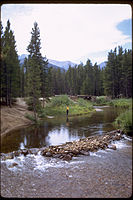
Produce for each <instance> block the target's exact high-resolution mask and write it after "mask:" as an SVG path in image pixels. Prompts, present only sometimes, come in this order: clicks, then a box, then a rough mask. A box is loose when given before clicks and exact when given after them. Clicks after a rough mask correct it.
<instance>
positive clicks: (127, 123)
mask: <svg viewBox="0 0 133 200" xmlns="http://www.w3.org/2000/svg"><path fill="white" fill-rule="evenodd" d="M114 125H115V126H116V127H117V128H120V129H121V130H123V131H124V132H125V133H127V134H128V135H131V136H132V135H133V126H132V110H127V111H126V112H124V113H121V114H120V115H119V116H118V117H117V118H116V120H115V122H114Z"/></svg>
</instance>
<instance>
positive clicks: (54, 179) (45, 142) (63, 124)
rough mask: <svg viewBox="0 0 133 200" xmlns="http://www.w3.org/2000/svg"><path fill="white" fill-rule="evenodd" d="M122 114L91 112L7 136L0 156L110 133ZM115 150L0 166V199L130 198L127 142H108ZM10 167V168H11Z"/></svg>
mask: <svg viewBox="0 0 133 200" xmlns="http://www.w3.org/2000/svg"><path fill="white" fill-rule="evenodd" d="M120 112H122V110H119V109H115V108H112V107H106V106H104V107H96V112H94V113H92V114H90V115H84V116H76V117H68V119H67V118H66V117H61V118H56V117H55V118H48V119H47V120H45V121H43V122H42V124H41V125H40V126H38V127H35V126H30V127H27V128H22V129H19V130H16V131H13V132H10V133H9V134H7V135H6V136H4V137H2V140H1V144H2V145H1V151H2V152H3V153H8V152H12V151H16V150H19V149H24V148H28V149H29V148H41V147H44V146H49V145H57V144H62V143H65V142H68V141H73V140H78V139H80V138H84V137H86V136H92V135H98V134H102V133H104V132H107V131H111V130H114V129H115V127H114V126H113V124H112V122H113V121H114V119H115V118H116V117H117V116H118V115H119V113H120ZM114 143H115V145H116V147H117V150H109V149H106V150H99V151H98V152H95V153H91V154H90V156H78V157H73V159H72V160H71V161H69V162H67V161H63V160H60V159H57V158H49V157H43V156H41V155H40V152H39V153H38V154H37V155H28V156H26V157H24V156H23V155H21V156H19V157H16V158H14V159H7V160H6V161H1V195H2V196H4V197H25V198H26V197H31V198H32V197H34V198H37V197H41V198H52V197H56V198H63V197H65V198H89V197H90V198H91V197H92V198H95V197H100V198H104V197H105V198H111V197H116V198H124V197H125V198H127V197H130V196H131V194H132V140H131V138H130V137H127V136H124V138H123V139H122V140H120V141H117V142H114ZM13 163H16V164H15V166H14V165H13Z"/></svg>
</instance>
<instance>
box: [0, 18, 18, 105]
mask: <svg viewBox="0 0 133 200" xmlns="http://www.w3.org/2000/svg"><path fill="white" fill-rule="evenodd" d="M1 52H2V70H1V72H2V74H1V76H2V84H1V86H2V87H1V95H2V98H5V101H6V105H8V106H10V107H11V105H12V103H13V98H16V97H18V96H20V65H19V60H18V55H17V51H16V42H15V38H14V34H13V31H12V30H11V29H10V22H9V20H8V21H7V26H6V28H5V32H4V34H3V36H2V51H1Z"/></svg>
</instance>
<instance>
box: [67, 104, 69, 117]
mask: <svg viewBox="0 0 133 200" xmlns="http://www.w3.org/2000/svg"><path fill="white" fill-rule="evenodd" d="M68 112H69V107H68V106H67V116H68Z"/></svg>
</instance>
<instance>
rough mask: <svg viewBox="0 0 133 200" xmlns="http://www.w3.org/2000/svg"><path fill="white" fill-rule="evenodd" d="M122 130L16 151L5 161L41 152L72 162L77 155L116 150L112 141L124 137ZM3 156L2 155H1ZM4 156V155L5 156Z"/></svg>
mask: <svg viewBox="0 0 133 200" xmlns="http://www.w3.org/2000/svg"><path fill="white" fill-rule="evenodd" d="M122 135H123V132H122V131H121V130H116V131H111V132H108V133H105V134H103V135H100V136H99V135H97V136H92V137H86V138H83V139H80V140H76V141H73V142H66V143H65V144H61V145H56V146H49V147H45V148H41V149H29V150H28V149H25V150H19V151H14V152H12V153H10V154H8V155H7V156H6V157H5V156H4V157H5V158H4V159H9V158H10V159H11V158H14V157H15V156H19V155H20V154H23V155H24V156H26V155H27V154H37V153H38V152H39V151H40V152H41V155H42V156H47V157H54V158H60V159H63V160H67V161H68V160H71V159H72V157H73V156H77V155H86V156H88V155H90V152H95V151H98V150H99V149H106V148H110V149H113V150H115V149H116V146H115V145H114V144H111V142H112V141H115V140H120V139H121V138H122V137H123V136H122ZM1 155H2V154H1ZM3 155H4V154H3Z"/></svg>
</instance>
